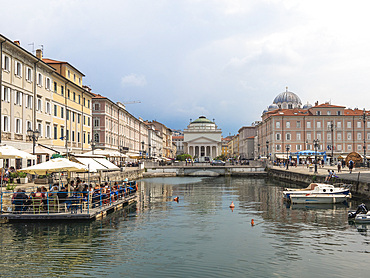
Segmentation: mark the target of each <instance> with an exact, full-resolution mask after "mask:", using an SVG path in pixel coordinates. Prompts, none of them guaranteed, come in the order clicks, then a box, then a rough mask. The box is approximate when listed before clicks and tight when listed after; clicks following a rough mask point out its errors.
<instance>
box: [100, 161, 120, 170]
mask: <svg viewBox="0 0 370 278" xmlns="http://www.w3.org/2000/svg"><path fill="white" fill-rule="evenodd" d="M94 160H95V161H96V162H98V163H100V164H102V165H103V166H105V167H107V169H108V170H119V167H117V166H116V165H114V164H113V163H112V162H110V161H109V160H106V159H105V158H94Z"/></svg>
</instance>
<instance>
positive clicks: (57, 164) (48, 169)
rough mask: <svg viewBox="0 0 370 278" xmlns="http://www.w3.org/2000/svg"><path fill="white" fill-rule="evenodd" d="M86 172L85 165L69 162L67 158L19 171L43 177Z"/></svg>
mask: <svg viewBox="0 0 370 278" xmlns="http://www.w3.org/2000/svg"><path fill="white" fill-rule="evenodd" d="M88 170H89V169H88V168H87V167H86V166H85V165H83V164H81V163H77V162H73V161H70V160H68V159H67V158H54V159H50V160H49V161H46V162H43V163H40V164H36V165H33V166H30V167H27V168H23V169H21V170H20V171H22V172H25V173H29V174H37V175H45V174H46V173H53V172H87V171H88Z"/></svg>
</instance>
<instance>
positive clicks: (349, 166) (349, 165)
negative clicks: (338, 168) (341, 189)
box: [348, 159, 354, 174]
mask: <svg viewBox="0 0 370 278" xmlns="http://www.w3.org/2000/svg"><path fill="white" fill-rule="evenodd" d="M353 165H354V163H353V161H352V159H351V160H350V161H349V162H348V169H349V173H350V174H352V169H353Z"/></svg>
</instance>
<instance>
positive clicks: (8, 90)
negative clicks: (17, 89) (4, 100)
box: [6, 88, 10, 102]
mask: <svg viewBox="0 0 370 278" xmlns="http://www.w3.org/2000/svg"><path fill="white" fill-rule="evenodd" d="M6 91H7V92H6V94H7V97H8V102H10V88H8V89H7V90H6Z"/></svg>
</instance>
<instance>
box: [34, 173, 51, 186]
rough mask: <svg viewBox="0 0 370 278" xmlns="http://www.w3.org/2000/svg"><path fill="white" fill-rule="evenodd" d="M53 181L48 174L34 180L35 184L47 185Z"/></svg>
mask: <svg viewBox="0 0 370 278" xmlns="http://www.w3.org/2000/svg"><path fill="white" fill-rule="evenodd" d="M52 182H53V180H52V177H51V175H50V174H46V175H39V176H38V177H37V178H36V179H35V183H36V184H49V183H52Z"/></svg>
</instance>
